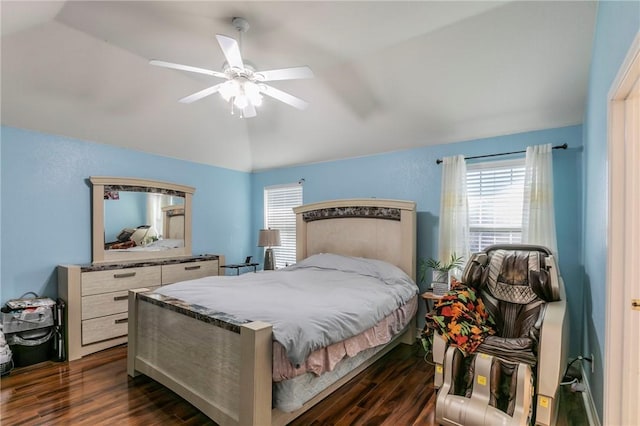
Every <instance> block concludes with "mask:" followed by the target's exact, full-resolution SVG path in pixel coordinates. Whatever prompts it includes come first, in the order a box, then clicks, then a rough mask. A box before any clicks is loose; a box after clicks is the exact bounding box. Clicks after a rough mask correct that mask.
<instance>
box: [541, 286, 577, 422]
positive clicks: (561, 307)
mask: <svg viewBox="0 0 640 426" xmlns="http://www.w3.org/2000/svg"><path fill="white" fill-rule="evenodd" d="M560 297H561V298H560V300H558V301H556V302H549V303H547V304H546V310H545V314H544V321H543V323H542V330H541V333H540V346H539V347H538V387H537V389H536V393H537V394H538V401H537V406H538V410H537V414H536V424H551V422H553V421H554V416H555V414H556V413H555V411H556V410H555V407H556V406H557V392H558V388H559V384H560V382H561V381H562V375H563V374H564V368H565V367H566V365H567V354H568V351H569V313H568V311H567V300H566V295H565V291H564V283H562V281H561V282H560ZM544 398H549V399H550V400H549V399H547V400H544Z"/></svg>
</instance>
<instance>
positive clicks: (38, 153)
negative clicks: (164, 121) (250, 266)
mask: <svg viewBox="0 0 640 426" xmlns="http://www.w3.org/2000/svg"><path fill="white" fill-rule="evenodd" d="M1 137H2V139H1V143H2V146H1V152H2V153H1V160H2V163H1V165H2V170H1V175H2V176H1V179H2V180H1V185H2V218H1V224H2V233H1V245H2V260H1V262H2V273H1V275H0V279H1V281H0V282H1V290H2V294H1V295H0V296H1V298H2V303H4V302H5V301H6V300H7V299H11V298H15V297H19V296H20V295H22V294H23V293H25V292H27V291H35V292H37V293H38V294H42V295H47V296H52V297H55V296H56V295H57V273H56V265H58V264H85V263H90V262H91V210H90V186H89V185H88V184H87V178H88V177H90V176H127V177H139V178H144V179H154V180H161V181H166V182H175V183H179V184H183V185H189V186H193V187H195V188H196V192H195V194H194V197H193V215H192V217H193V253H194V254H202V253H222V254H224V255H225V256H226V258H227V261H229V262H239V261H240V260H242V259H244V257H245V256H246V253H247V251H248V250H249V237H250V233H249V229H248V227H249V225H250V223H251V216H250V211H251V205H250V201H251V200H250V197H249V194H250V180H251V177H250V174H249V173H244V172H237V171H232V170H227V169H223V168H218V167H212V166H206V165H202V164H197V163H192V162H187V161H181V160H175V159H171V158H166V157H160V156H155V155H150V154H145V153H141V152H137V151H132V150H127V149H122V148H117V147H113V146H108V145H101V144H96V143H89V142H84V141H78V140H74V139H69V138H65V137H60V136H53V135H47V134H42V133H37V132H32V131H26V130H20V129H15V128H11V127H2V129H1Z"/></svg>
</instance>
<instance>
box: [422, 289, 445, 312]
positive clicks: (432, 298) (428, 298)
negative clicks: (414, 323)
mask: <svg viewBox="0 0 640 426" xmlns="http://www.w3.org/2000/svg"><path fill="white" fill-rule="evenodd" d="M420 297H422V299H423V300H424V303H425V306H426V307H427V312H429V311H431V310H432V309H433V307H434V306H435V303H436V302H437V301H438V300H440V299H442V296H439V295H437V294H433V291H425V292H424V293H422V294H421V295H420Z"/></svg>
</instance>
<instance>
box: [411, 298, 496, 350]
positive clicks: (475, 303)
mask: <svg viewBox="0 0 640 426" xmlns="http://www.w3.org/2000/svg"><path fill="white" fill-rule="evenodd" d="M434 331H437V332H438V333H440V334H441V335H442V336H443V338H444V339H445V340H446V341H447V343H448V344H450V345H453V346H456V347H458V348H460V350H461V351H462V352H464V353H465V354H468V353H472V352H475V350H476V349H478V346H480V344H481V343H482V342H483V341H484V339H485V338H486V337H487V336H489V335H492V334H495V322H494V320H493V318H491V316H490V315H489V314H488V313H487V311H486V310H485V307H484V303H483V302H482V299H480V298H478V297H477V295H476V292H475V291H474V290H473V289H471V288H468V287H459V288H457V289H454V290H451V291H449V292H448V293H447V294H445V295H444V296H443V297H442V299H440V300H439V301H438V303H437V304H436V305H435V307H434V309H433V311H431V312H428V313H427V315H426V316H425V326H424V329H423V331H422V343H423V346H424V348H425V350H426V351H427V353H428V352H430V351H431V348H432V346H433V334H434Z"/></svg>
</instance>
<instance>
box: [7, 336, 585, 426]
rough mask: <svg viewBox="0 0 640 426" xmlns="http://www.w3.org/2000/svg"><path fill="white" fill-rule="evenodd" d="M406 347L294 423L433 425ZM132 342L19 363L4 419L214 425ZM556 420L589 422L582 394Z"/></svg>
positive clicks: (426, 375)
mask: <svg viewBox="0 0 640 426" xmlns="http://www.w3.org/2000/svg"><path fill="white" fill-rule="evenodd" d="M422 355H423V353H422V350H421V349H419V348H418V345H414V346H407V345H400V346H398V347H397V348H395V349H394V350H393V351H391V352H390V353H389V354H387V355H386V356H385V357H383V358H382V359H380V360H379V361H378V362H376V363H375V364H374V365H372V366H371V367H370V368H369V369H367V370H365V371H364V372H362V373H361V374H360V375H358V376H357V377H355V378H354V379H353V380H351V381H350V382H348V383H347V384H346V385H344V386H343V387H342V388H340V389H339V390H338V391H336V392H335V393H333V394H332V395H331V396H329V397H328V398H326V399H325V400H324V401H322V402H321V403H319V404H318V405H317V406H315V407H314V408H312V409H311V410H309V411H308V412H307V413H305V414H303V415H302V416H300V417H299V418H298V419H296V420H295V421H293V422H292V423H291V425H295V426H312V425H393V426H410V425H411V426H418V425H420V426H430V425H433V424H434V404H435V395H434V392H433V385H432V383H433V367H432V366H431V365H429V364H427V363H426V362H425V361H424V360H423V357H422ZM126 356H127V352H126V347H117V348H113V349H108V350H105V351H102V352H99V353H96V354H93V355H90V356H87V357H85V358H83V359H81V360H77V361H73V362H64V363H55V362H45V363H42V364H38V365H35V366H31V367H26V368H21V369H16V370H14V371H12V372H11V374H10V375H9V376H5V377H3V378H2V381H1V382H0V387H1V389H0V405H1V408H0V424H2V425H51V424H56V425H59V424H62V425H74V426H75V425H92V426H93V425H103V424H109V425H112V424H129V425H145V426H146V425H214V423H213V422H211V420H209V419H208V418H207V417H206V416H204V415H203V414H202V413H200V411H198V410H197V409H196V408H194V407H193V406H192V405H191V404H189V403H188V402H186V401H185V400H183V399H182V398H180V397H179V396H178V395H176V394H175V393H173V392H171V391H170V390H168V389H166V388H165V387H164V386H161V385H159V384H158V383H156V382H155V381H153V380H151V379H149V378H147V377H145V376H139V377H136V378H135V379H131V378H129V377H128V376H127V373H126ZM560 407H561V408H560V418H559V419H558V425H563V426H564V425H570V426H571V425H576V426H577V425H580V426H582V425H586V424H587V422H586V415H585V412H584V405H583V404H582V398H581V395H580V394H578V393H572V392H569V391H563V392H562V393H561V395H560Z"/></svg>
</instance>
